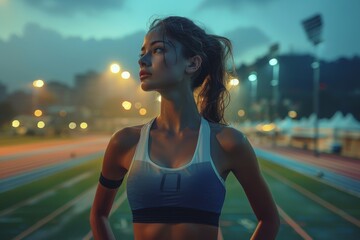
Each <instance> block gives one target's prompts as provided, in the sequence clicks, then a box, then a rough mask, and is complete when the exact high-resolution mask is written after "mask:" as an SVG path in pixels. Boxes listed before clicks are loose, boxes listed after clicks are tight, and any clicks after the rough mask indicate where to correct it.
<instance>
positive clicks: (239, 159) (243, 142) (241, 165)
mask: <svg viewBox="0 0 360 240" xmlns="http://www.w3.org/2000/svg"><path fill="white" fill-rule="evenodd" d="M209 124H210V128H211V133H212V135H215V138H216V141H217V142H218V145H219V146H220V148H221V150H220V151H221V152H222V153H223V154H222V155H221V157H222V158H221V159H222V161H224V162H223V164H224V165H225V166H226V169H227V170H228V171H232V172H237V171H238V172H242V171H244V170H245V169H250V168H254V167H255V168H257V159H256V155H255V152H254V150H253V147H252V146H251V144H250V142H249V141H248V139H247V137H246V135H245V134H244V133H243V132H241V131H240V130H238V129H236V128H234V127H231V126H226V125H222V124H218V123H209Z"/></svg>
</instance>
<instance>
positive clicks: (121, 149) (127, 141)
mask: <svg viewBox="0 0 360 240" xmlns="http://www.w3.org/2000/svg"><path fill="white" fill-rule="evenodd" d="M142 126H144V125H138V126H131V127H125V128H122V129H120V130H118V131H117V132H115V133H114V134H113V135H112V136H111V139H110V141H109V143H108V145H107V148H106V151H105V155H104V159H103V166H102V172H103V175H104V176H107V177H108V178H109V179H119V178H121V177H122V176H123V175H125V173H126V172H127V171H128V169H129V167H130V164H131V160H132V157H133V155H134V153H135V148H136V145H137V143H138V141H139V139H140V133H141V128H142ZM119 175H120V176H119Z"/></svg>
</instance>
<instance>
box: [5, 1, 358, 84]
mask: <svg viewBox="0 0 360 240" xmlns="http://www.w3.org/2000/svg"><path fill="white" fill-rule="evenodd" d="M359 11H360V1H359V0H303V1H298V0H237V1H236V0H222V1H216V0H183V1H165V0H153V1H140V0H101V1H100V0H99V1H96V0H76V1H74V0H61V1H60V0H58V1H56V0H13V1H11V0H0V82H2V83H5V84H6V85H7V86H8V90H9V91H13V90H15V89H18V88H21V89H26V88H29V86H30V85H31V83H32V81H33V80H35V79H38V78H41V79H44V80H45V81H50V80H58V81H62V82H64V83H66V84H69V85H72V83H73V79H74V75H75V74H77V73H85V72H86V71H88V70H95V71H98V72H104V71H107V69H108V66H109V64H111V63H112V62H118V63H119V64H120V65H121V66H122V68H123V69H126V70H129V71H130V72H131V74H132V77H133V78H134V80H135V81H137V78H138V66H137V57H138V54H139V49H140V47H141V44H142V41H143V37H144V34H145V32H146V30H147V27H148V25H149V22H150V20H151V19H153V18H155V17H166V16H169V15H180V16H185V17H189V18H191V19H192V20H194V21H195V22H196V23H198V24H199V25H200V26H203V27H205V29H206V30H207V31H208V32H210V33H214V34H218V35H224V36H226V37H229V38H230V39H231V40H232V41H233V45H234V53H235V58H236V62H237V63H238V64H239V63H243V62H244V63H251V62H252V61H254V60H255V59H256V58H257V57H260V56H262V55H264V54H266V52H267V51H268V49H269V47H270V46H271V45H272V44H273V43H279V45H280V53H289V52H292V53H312V52H313V51H314V49H313V47H312V45H311V43H310V42H309V41H308V40H307V38H306V35H305V33H304V30H303V28H302V25H301V21H302V20H304V19H306V18H308V17H311V16H313V15H314V14H317V13H320V14H321V15H322V17H323V22H324V29H323V39H324V42H323V43H322V44H321V45H320V47H319V55H320V58H322V59H325V60H328V61H331V60H335V59H337V58H339V57H353V56H355V55H360V44H359V43H360V30H359V27H358V26H357V25H358V24H357V23H359V22H360V14H359Z"/></svg>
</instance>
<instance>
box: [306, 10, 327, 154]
mask: <svg viewBox="0 0 360 240" xmlns="http://www.w3.org/2000/svg"><path fill="white" fill-rule="evenodd" d="M302 25H303V27H304V30H305V32H306V35H307V37H308V39H309V41H310V42H312V44H313V45H314V47H315V57H314V63H313V64H312V68H313V69H314V92H313V99H314V100H313V104H314V106H313V108H314V114H315V121H314V155H315V156H316V157H318V156H319V155H320V154H319V151H318V139H319V112H320V110H319V109H320V106H319V84H320V62H319V59H318V54H317V53H316V51H317V46H318V45H319V43H321V42H323V39H322V35H321V34H322V28H323V21H322V17H321V15H320V14H316V15H314V16H312V17H310V18H307V19H305V20H303V21H302Z"/></svg>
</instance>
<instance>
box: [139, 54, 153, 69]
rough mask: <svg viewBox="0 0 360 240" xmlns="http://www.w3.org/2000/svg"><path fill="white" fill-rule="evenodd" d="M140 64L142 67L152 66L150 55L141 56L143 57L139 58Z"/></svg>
mask: <svg viewBox="0 0 360 240" xmlns="http://www.w3.org/2000/svg"><path fill="white" fill-rule="evenodd" d="M138 63H139V65H140V66H150V65H151V61H150V58H149V55H148V54H144V55H143V56H141V57H140V58H139V61H138Z"/></svg>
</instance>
